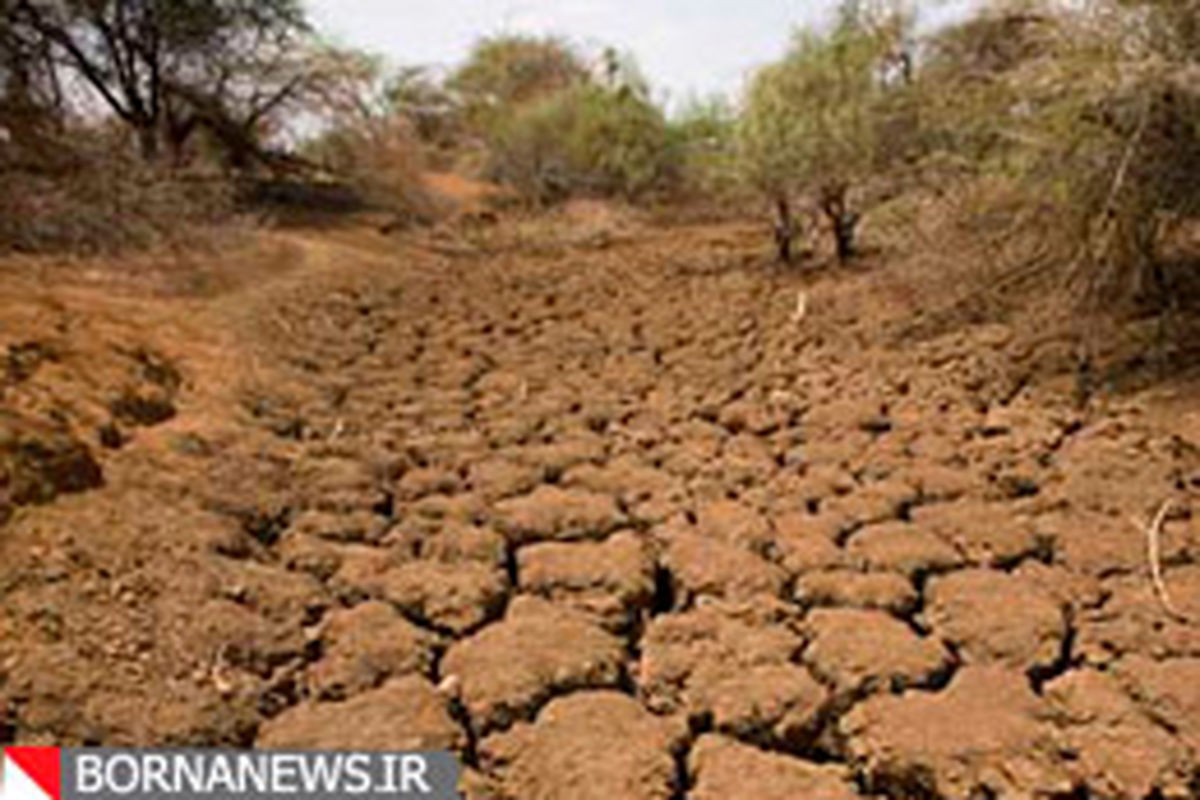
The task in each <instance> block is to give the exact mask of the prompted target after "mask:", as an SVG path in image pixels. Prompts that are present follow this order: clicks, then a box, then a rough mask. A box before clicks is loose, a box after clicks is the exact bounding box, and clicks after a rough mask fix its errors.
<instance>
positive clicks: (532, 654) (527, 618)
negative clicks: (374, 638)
mask: <svg viewBox="0 0 1200 800" xmlns="http://www.w3.org/2000/svg"><path fill="white" fill-rule="evenodd" d="M624 661H625V649H624V645H623V643H622V642H621V640H619V639H617V638H616V637H614V636H612V635H610V634H608V633H606V632H605V631H604V630H603V629H602V628H600V627H599V626H597V625H596V624H595V623H593V622H592V620H591V619H589V618H588V617H587V616H585V615H583V614H580V613H578V612H574V611H571V610H570V609H566V608H561V607H558V606H555V605H553V604H551V603H548V602H546V601H545V600H541V599H537V598H533V597H518V598H517V599H515V600H514V601H513V602H512V603H511V605H510V606H509V609H508V613H507V614H506V615H505V618H504V620H503V621H502V622H498V623H496V624H494V625H491V626H489V627H487V628H485V629H483V630H482V631H480V632H479V633H476V634H475V635H474V636H472V637H470V638H468V639H464V640H462V641H460V642H457V643H455V644H454V645H453V646H452V647H451V648H450V650H449V651H448V652H447V653H446V656H445V658H444V659H443V660H442V665H441V672H442V674H443V675H446V676H451V675H452V676H455V677H456V678H458V679H459V680H460V681H461V682H462V684H461V685H462V700H463V703H464V705H465V706H466V710H467V712H468V714H469V715H470V717H471V722H472V724H473V726H474V727H475V730H476V731H477V732H478V733H481V734H482V733H486V732H488V731H491V730H496V729H498V728H506V727H508V726H509V725H511V724H512V723H513V722H515V721H517V720H520V719H528V718H529V717H531V716H532V715H533V714H534V713H535V712H536V711H537V709H538V708H539V707H540V706H541V705H542V704H543V703H545V702H546V700H548V699H549V698H550V697H552V696H554V695H555V694H560V693H562V692H566V691H572V690H577V689H583V688H599V687H605V686H614V685H616V684H617V683H618V681H619V680H620V677H621V670H622V668H623V665H624Z"/></svg>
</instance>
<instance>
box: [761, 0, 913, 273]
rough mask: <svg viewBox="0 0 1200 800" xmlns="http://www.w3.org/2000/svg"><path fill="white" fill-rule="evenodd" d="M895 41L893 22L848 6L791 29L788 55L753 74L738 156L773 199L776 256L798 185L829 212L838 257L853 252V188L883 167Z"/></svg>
mask: <svg viewBox="0 0 1200 800" xmlns="http://www.w3.org/2000/svg"><path fill="white" fill-rule="evenodd" d="M850 7H851V6H847V8H850ZM893 44H894V40H893V30H892V28H891V27H890V26H889V27H882V26H875V25H873V24H868V22H867V21H866V20H863V19H861V18H858V17H856V16H855V15H853V14H849V13H847V14H846V15H845V16H844V17H843V19H842V20H841V21H840V23H839V24H838V25H837V26H836V27H835V28H834V29H833V30H832V31H831V32H829V33H827V34H821V33H817V32H815V31H812V30H802V31H799V32H797V33H796V35H795V37H794V39H793V41H792V46H791V49H790V50H789V52H788V53H787V55H786V56H785V57H784V58H783V59H782V60H781V61H779V62H777V63H775V64H771V65H769V66H767V67H764V68H763V69H762V70H760V71H759V72H758V73H757V74H756V75H755V76H754V79H753V81H752V83H751V84H750V88H749V91H748V92H747V95H746V97H745V101H744V108H743V111H742V116H741V119H740V122H739V124H738V130H737V138H738V149H739V158H740V162H741V164H742V166H743V169H744V174H745V177H746V180H747V181H748V182H749V183H750V184H751V185H752V186H754V187H755V188H757V189H758V190H759V191H761V192H762V193H763V194H765V195H766V196H767V197H768V198H769V199H770V200H771V201H772V202H773V203H774V204H775V206H776V209H777V214H778V220H777V225H776V237H777V241H778V244H779V255H780V258H781V260H784V261H790V260H791V245H792V239H793V237H794V234H795V227H794V223H793V219H792V213H793V207H792V202H793V199H794V197H795V195H797V194H800V193H804V192H809V193H811V194H813V195H814V196H815V202H816V204H817V207H818V208H819V209H820V210H821V211H822V212H823V213H824V214H825V216H826V217H827V218H828V220H829V222H830V224H831V226H832V229H833V232H834V235H835V238H836V244H837V253H838V256H839V258H841V259H845V258H848V257H849V256H850V255H852V253H853V251H854V236H855V231H856V228H857V225H858V221H859V214H858V213H857V212H856V211H854V210H853V209H852V208H851V197H850V194H851V190H852V189H853V188H854V187H855V186H856V185H857V184H858V183H859V182H860V181H862V180H863V179H864V178H866V177H867V176H870V175H872V174H874V173H875V172H876V171H877V170H878V169H879V167H880V166H881V164H880V159H879V155H880V154H881V153H882V152H883V151H882V150H881V148H880V144H881V142H883V141H884V140H883V139H881V137H880V136H879V132H880V129H881V123H882V121H883V120H884V119H885V115H884V113H883V111H884V106H883V100H884V99H885V98H886V97H887V96H888V94H889V91H888V90H889V84H888V80H889V79H888V76H887V75H886V74H885V70H884V69H883V67H884V66H886V59H887V57H888V56H889V55H890V54H891V53H892V52H893Z"/></svg>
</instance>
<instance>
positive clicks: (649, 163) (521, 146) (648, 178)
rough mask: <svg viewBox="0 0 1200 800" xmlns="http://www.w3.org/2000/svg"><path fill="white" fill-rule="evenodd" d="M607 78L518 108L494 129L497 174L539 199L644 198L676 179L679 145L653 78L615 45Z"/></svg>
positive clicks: (491, 138)
mask: <svg viewBox="0 0 1200 800" xmlns="http://www.w3.org/2000/svg"><path fill="white" fill-rule="evenodd" d="M604 66H605V70H604V75H603V79H602V80H601V81H596V80H592V79H578V80H576V81H575V82H574V83H572V84H569V85H568V86H566V87H565V88H563V89H560V90H558V91H556V92H552V93H550V94H547V95H545V96H542V97H541V98H540V99H538V100H534V101H529V102H526V103H524V104H523V105H520V106H518V107H517V108H516V109H514V110H513V111H512V112H511V113H510V114H508V115H506V116H505V117H502V118H500V119H499V120H498V121H497V122H496V123H495V124H494V126H493V128H492V129H491V130H490V131H489V133H488V142H489V149H490V161H491V164H490V166H491V172H492V174H493V175H495V176H496V177H497V178H498V179H500V180H503V181H505V182H506V183H509V184H511V185H513V186H514V187H516V188H517V190H518V191H519V192H521V193H522V194H524V195H525V196H526V197H529V198H530V199H532V200H534V201H535V202H539V203H547V202H553V201H556V200H560V199H563V198H565V197H569V196H571V195H575V194H591V195H601V196H619V197H623V198H625V199H634V198H637V197H640V196H642V195H644V194H646V193H647V192H650V191H651V190H654V189H657V188H662V187H663V186H664V185H665V184H667V183H668V182H670V181H671V180H673V178H674V177H675V175H676V173H677V170H678V166H679V155H680V152H679V148H678V147H677V146H676V145H677V142H676V140H675V137H674V136H673V134H672V131H671V130H670V127H669V125H668V124H667V120H666V118H665V116H664V115H663V113H662V110H661V109H660V108H658V107H657V106H656V105H655V104H654V103H653V102H652V101H651V99H650V96H649V91H650V90H649V87H648V84H647V83H646V82H645V81H644V80H643V79H642V78H641V75H640V72H639V71H638V69H637V67H636V65H635V64H634V63H633V62H632V60H631V59H629V58H628V57H618V56H616V55H615V53H614V52H613V51H609V55H608V56H607V57H606V59H605V63H604Z"/></svg>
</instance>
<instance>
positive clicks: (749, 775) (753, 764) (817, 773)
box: [688, 735, 858, 800]
mask: <svg viewBox="0 0 1200 800" xmlns="http://www.w3.org/2000/svg"><path fill="white" fill-rule="evenodd" d="M688 775H689V777H690V780H691V782H692V784H693V787H694V788H693V789H692V790H691V791H689V792H688V797H689V798H693V800H729V798H735V797H745V798H754V800H798V798H805V800H808V799H809V798H811V800H854V798H856V797H858V792H857V791H855V788H854V784H853V783H852V782H851V777H850V775H849V773H848V771H847V770H846V769H845V768H844V767H837V766H830V765H821V764H814V763H812V762H810V761H803V760H801V759H798V758H791V757H788V756H785V755H782V754H780V753H768V752H765V751H763V750H759V749H757V748H754V747H750V746H748V745H745V744H741V743H739V742H736V741H733V740H732V739H728V738H726V737H724V736H715V735H707V736H702V737H700V740H699V741H698V742H696V745H695V747H693V748H692V752H691V754H690V755H689V757H688Z"/></svg>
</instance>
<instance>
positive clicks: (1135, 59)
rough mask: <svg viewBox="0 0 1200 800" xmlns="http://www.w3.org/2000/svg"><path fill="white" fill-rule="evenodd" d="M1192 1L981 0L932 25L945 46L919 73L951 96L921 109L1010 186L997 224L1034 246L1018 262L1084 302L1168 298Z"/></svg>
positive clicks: (1192, 179) (1186, 150)
mask: <svg viewBox="0 0 1200 800" xmlns="http://www.w3.org/2000/svg"><path fill="white" fill-rule="evenodd" d="M1194 6H1195V4H1194V3H1188V2H1184V0H1150V1H1149V2H1129V1H1128V0H1127V1H1126V2H1116V1H1115V0H1114V1H1113V2H1099V3H1096V4H1092V5H1089V6H1086V7H1079V8H1063V7H1052V6H1049V5H1046V6H1044V7H1041V8H1039V7H1038V6H1036V5H1034V4H1031V3H1026V4H1024V5H1023V6H1021V7H1018V8H1012V7H1009V8H1001V9H996V10H991V11H986V12H984V13H983V14H981V15H980V16H978V17H976V18H975V19H972V20H970V21H968V22H967V23H965V24H964V25H962V26H959V27H958V28H957V29H955V30H952V31H949V32H947V33H946V34H945V35H944V36H943V37H942V42H943V43H949V44H952V45H954V47H953V48H951V47H943V48H942V50H941V52H940V53H939V55H938V57H937V58H935V59H934V60H933V61H932V62H931V65H930V68H929V69H928V70H927V74H926V75H925V76H924V78H923V79H924V81H925V82H927V83H928V84H929V86H930V87H932V89H934V90H940V93H941V94H943V95H948V96H951V97H953V98H954V99H953V100H952V101H950V102H947V103H944V104H942V105H941V106H938V107H933V108H931V109H930V110H929V112H928V113H927V117H928V118H929V119H938V120H939V122H940V129H941V131H943V132H944V133H946V134H947V135H944V136H943V137H942V138H941V141H940V144H941V146H942V147H943V148H945V150H946V151H948V152H950V153H952V154H953V155H955V156H956V157H958V158H959V159H960V160H962V161H964V162H967V163H969V164H972V165H973V167H974V169H975V171H976V172H977V173H979V174H982V175H984V176H994V177H998V178H1000V179H1001V180H1005V181H1008V182H1010V183H1012V184H1014V185H1015V186H1016V188H1017V195H1016V196H1015V197H1010V198H1009V203H1008V207H1007V212H1006V213H1007V216H1008V218H1009V225H1010V227H1011V228H1012V232H1013V233H1014V234H1018V233H1019V234H1021V235H1025V236H1032V237H1035V238H1037V239H1038V240H1040V241H1041V242H1042V244H1043V248H1042V251H1043V253H1044V256H1043V259H1042V260H1041V262H1040V263H1038V264H1034V265H1025V266H1024V268H1025V269H1026V270H1028V269H1037V270H1041V271H1045V270H1050V271H1052V272H1054V273H1055V274H1057V275H1059V276H1060V278H1061V279H1063V280H1065V282H1066V285H1068V286H1070V287H1071V289H1072V294H1073V295H1074V296H1076V297H1078V298H1082V299H1083V300H1085V301H1087V302H1088V303H1090V304H1091V305H1092V306H1093V307H1103V308H1111V307H1113V306H1114V305H1115V304H1119V303H1122V302H1127V301H1153V302H1156V303H1164V302H1173V298H1172V297H1171V294H1172V291H1171V289H1170V287H1169V286H1168V283H1169V280H1168V276H1167V275H1166V273H1165V272H1164V266H1163V265H1164V252H1163V245H1164V242H1165V241H1166V240H1167V239H1168V238H1169V236H1170V234H1171V232H1172V230H1173V228H1174V227H1175V226H1176V225H1177V224H1178V223H1179V222H1180V221H1182V220H1184V219H1186V218H1187V217H1190V216H1193V215H1195V214H1196V213H1197V212H1200V127H1198V126H1200V90H1198V89H1197V88H1196V84H1195V81H1194V78H1193V77H1192V76H1193V74H1194V70H1195V67H1196V66H1197V62H1196V58H1197V57H1198V56H1200V49H1197V48H1196V47H1195V44H1196V40H1195V39H1194V36H1195V32H1196V31H1195V27H1194V26H1192V25H1189V24H1187V23H1186V19H1185V18H1189V16H1188V13H1185V12H1186V11H1188V10H1189V8H1190V11H1191V12H1195V11H1197V9H1196V8H1195V7H1194ZM1190 18H1192V19H1195V17H1194V16H1193V17H1190ZM932 93H935V92H931V93H930V94H932ZM997 210H1001V209H997ZM992 213H994V211H993V212H992Z"/></svg>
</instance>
